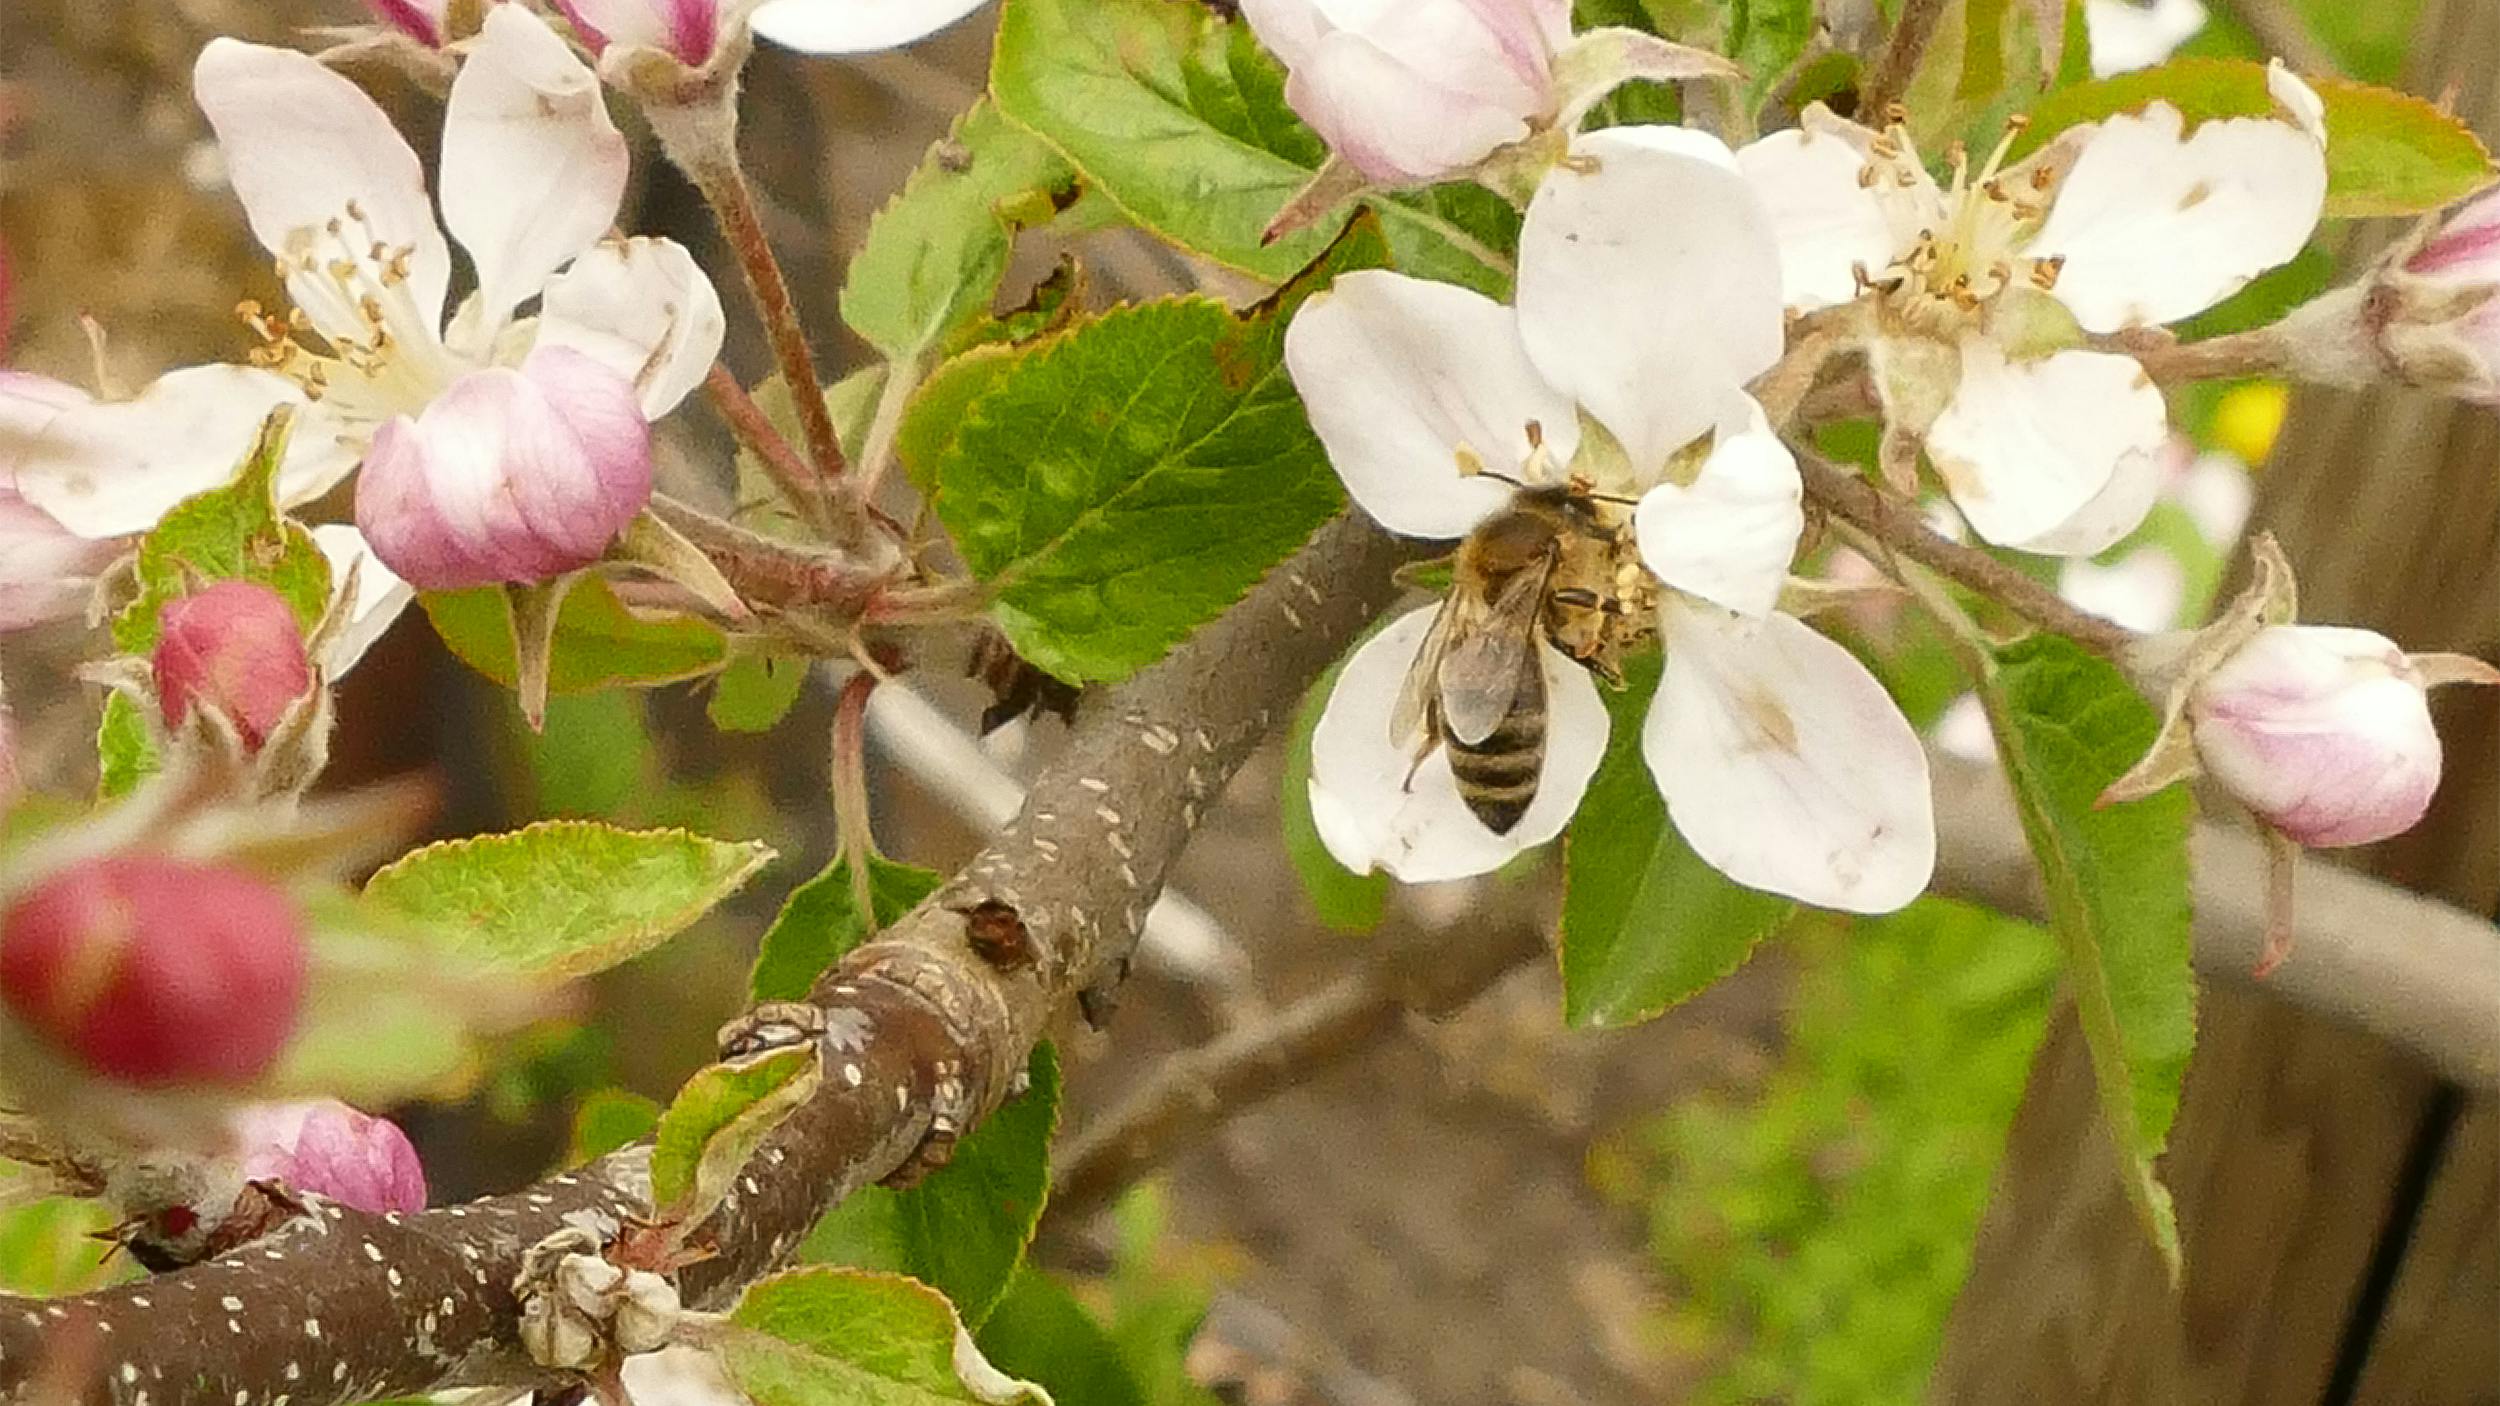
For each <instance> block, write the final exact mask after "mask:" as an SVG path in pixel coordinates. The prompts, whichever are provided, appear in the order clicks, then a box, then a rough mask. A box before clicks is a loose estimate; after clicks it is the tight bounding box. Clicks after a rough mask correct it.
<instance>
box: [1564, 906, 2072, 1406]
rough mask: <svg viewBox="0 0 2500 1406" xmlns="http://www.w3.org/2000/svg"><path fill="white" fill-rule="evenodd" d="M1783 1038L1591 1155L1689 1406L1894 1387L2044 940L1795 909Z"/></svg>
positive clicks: (1950, 1275) (2032, 1042)
mask: <svg viewBox="0 0 2500 1406" xmlns="http://www.w3.org/2000/svg"><path fill="white" fill-rule="evenodd" d="M1787 946H1788V948H1789V950H1790V955H1791V956H1792V958H1793V959H1794V960H1795V961H1796V962H1797V963H1798V966H1799V977H1798V981H1797V985H1796V988H1795V995H1794V997H1793V1000H1794V1008H1793V1011H1792V1014H1791V1020H1790V1026H1789V1037H1790V1038H1789V1044H1788V1047H1787V1048H1786V1050H1785V1051H1784V1052H1783V1053H1782V1055H1781V1056H1780V1062H1779V1065H1778V1067H1777V1069H1776V1070H1774V1072H1773V1073H1772V1074H1771V1076H1770V1078H1769V1079H1768V1080H1767V1081H1766V1082H1764V1083H1763V1084H1762V1085H1761V1086H1760V1088H1759V1089H1758V1090H1757V1091H1754V1092H1752V1093H1749V1094H1747V1095H1743V1096H1723V1095H1705V1096H1702V1097H1699V1098H1696V1099H1693V1100H1691V1101H1688V1102H1686V1103H1683V1104H1681V1105H1679V1106H1678V1107H1676V1108H1674V1109H1672V1110H1670V1111H1669V1112H1668V1113H1667V1114H1665V1115H1664V1116H1663V1117H1661V1118H1659V1119H1658V1120H1657V1121H1656V1122H1654V1123H1652V1124H1650V1125H1649V1126H1648V1127H1646V1128H1645V1129H1643V1130H1642V1131H1641V1132H1640V1133H1639V1134H1638V1135H1637V1136H1636V1137H1635V1138H1633V1139H1632V1140H1630V1142H1629V1143H1628V1144H1625V1145H1615V1146H1610V1147H1608V1148H1606V1149H1604V1150H1602V1151H1601V1153H1600V1155H1599V1156H1598V1158H1597V1159H1596V1163H1595V1172H1596V1175H1597V1179H1598V1181H1599V1184H1600V1186H1601V1187H1602V1188H1604V1189H1606V1190H1607V1191H1609V1192H1610V1193H1613V1194H1615V1195H1617V1196H1618V1197H1621V1198H1622V1199H1626V1200H1630V1201H1634V1202H1637V1203H1639V1204H1640V1205H1641V1206H1642V1207H1643V1208H1644V1209H1645V1210H1646V1212H1647V1216H1648V1222H1649V1235H1650V1244H1651V1247H1652V1250H1653V1252H1654V1253H1655V1255H1656V1258H1657V1262H1658V1265H1659V1268H1660V1269H1661V1270H1662V1271H1663V1272H1664V1274H1665V1276H1666V1278H1667V1280H1668V1284H1669V1298H1670V1301H1671V1303H1672V1305H1673V1307H1672V1308H1671V1309H1670V1310H1669V1313H1670V1321H1669V1325H1668V1327H1669V1337H1670V1340H1671V1341H1672V1342H1673V1343H1674V1345H1675V1346H1676V1347H1677V1349H1678V1350H1680V1351H1683V1352H1687V1353H1690V1354H1691V1355H1693V1356H1696V1357H1699V1358H1702V1359H1704V1360H1707V1361H1710V1362H1711V1363H1712V1364H1713V1366H1712V1369H1711V1371H1710V1372H1709V1375H1708V1377H1707V1379H1706V1381H1705V1382H1704V1383H1703V1384H1702V1385H1701V1386H1700V1387H1699V1388H1698V1389H1697V1390H1696V1392H1695V1393H1694V1395H1693V1396H1692V1397H1691V1398H1690V1399H1691V1400H1692V1401H1694V1402H1698V1403H1731V1406H1732V1403H1738V1402H1757V1401H1766V1400H1779V1401H1785V1402H1795V1403H1800V1404H1801V1406H1874V1403H1892V1402H1901V1401H1911V1400H1916V1399H1917V1398H1918V1396H1919V1391H1920V1386H1921V1384H1922V1383H1923V1382H1924V1380H1925V1378H1926V1375H1927V1371H1928V1368H1929V1365H1930V1363H1931V1362H1932V1360H1933V1358H1934V1356H1935V1352H1936V1348H1937V1345H1938V1343H1939V1342H1940V1341H1941V1339H1942V1335H1943V1330H1944V1323H1945V1317H1946V1315H1947V1313H1948V1312H1949V1311H1950V1310H1951V1308H1952V1305H1953V1300H1954V1296H1955V1295H1956V1294H1957V1293H1958V1292H1959V1290H1960V1288H1961V1284H1962V1279H1963V1276H1964V1274H1965V1273H1966V1271H1967V1270H1968V1267H1969V1263H1970V1253H1971V1243H1972V1239H1973V1237H1974V1235H1975V1234H1976V1233H1977V1230H1978V1226H1979V1218H1980V1214H1981V1212H1982V1210H1983V1209H1984V1208H1985V1206H1986V1204H1987V1198H1988V1189H1989V1184H1990V1182H1991V1180H1992V1179H1993V1178H1994V1176H1995V1172H1996V1166H1997V1162H1998V1159H1999V1157H2000V1155H2001V1152H2002V1149H2003V1144H2004V1139H2005V1131H2006V1128H2007V1127H2008V1126H2009V1125H2010V1123H2011V1121H2012V1118H2013V1114H2014V1108H2015V1105H2016V1104H2017V1102H2018V1101H2019V1100H2020V1098H2021V1094H2022V1088H2023V1082H2024V1078H2025V1076H2026V1074H2027V1073H2028V1072H2029V1069H2030V1064H2031V1056H2032V1052H2033V1050H2034V1048H2035V1047H2036V1046H2037V1045H2038V1043H2039V1040H2040V1036H2041V1032H2042V1031H2043V1029H2044V1028H2045V1025H2046V1021H2047V1016H2048V1012H2049V1006H2050V999H2051V995H2052V993H2053V991H2054V990H2055V988H2056V983H2057V973H2058V956H2057V950H2056V947H2055V945H2054V944H2053V943H2052V942H2051V940H2050V938H2049V936H2048V934H2047V933H2046V932H2045V931H2043V930H2041V929H2040V928H2037V927H2035V926H2033V925H2031V924H2028V923H2022V922H2016V921H2012V920H2010V919H2006V918H2002V917H1998V916H1996V915H1994V914H1990V913H1986V912H1983V911H1981V910H1979V909H1975V908H1970V907H1966V906H1963V905H1960V904H1956V903H1949V902H1946V901H1944V900H1940V899H1928V900H1922V901H1921V902H1919V903H1917V904H1915V905H1913V906H1912V907H1910V908H1909V909H1907V910H1906V911H1904V912H1902V913H1900V914H1897V915H1895V916H1893V917H1889V918H1883V919H1876V920H1868V921H1860V922H1856V923H1844V922H1841V921H1838V920H1820V921H1814V920H1810V921H1805V922H1801V923H1799V924H1797V925H1796V926H1795V928H1794V929H1792V935H1791V939H1790V941H1789V943H1788V944H1787Z"/></svg>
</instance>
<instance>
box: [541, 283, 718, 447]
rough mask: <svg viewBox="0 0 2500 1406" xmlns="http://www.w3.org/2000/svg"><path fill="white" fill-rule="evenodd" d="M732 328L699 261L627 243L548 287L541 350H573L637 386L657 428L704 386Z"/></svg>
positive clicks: (542, 315) (644, 408) (643, 403)
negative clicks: (704, 381)
mask: <svg viewBox="0 0 2500 1406" xmlns="http://www.w3.org/2000/svg"><path fill="white" fill-rule="evenodd" d="M728 325H729V324H728V320H727V318H726V317H725V316H724V315H723V314H722V311H721V303H720V294H719V292H717V291H716V290H715V289H714V288H713V287H712V280H710V279H709V278H706V277H704V275H703V270H702V269H700V268H698V267H696V266H695V261H694V256H693V255H691V254H689V253H687V252H686V251H685V249H684V248H683V247H682V246H680V245H679V244H678V243H677V242H676V241H675V240H670V239H628V240H623V241H621V242H610V243H605V244H601V245H599V246H598V247H597V248H595V249H592V250H591V251H590V252H589V253H587V254H584V255H582V256H581V257H580V258H578V259H575V260H574V261H573V264H572V267H570V268H567V269H566V270H565V271H564V272H562V273H559V274H557V275H556V276H555V277H554V278H552V279H549V280H548V282H547V301H546V305H545V308H544V310H543V311H541V312H540V314H539V318H538V339H537V343H536V345H538V346H542V347H545V346H557V347H571V348H573V349H574V350H575V351H578V352H581V353H583V354H585V355H587V356H589V357H590V358H592V359H593V360H595V361H598V362H600V363H602V364H603V365H605V366H607V367H608V368H609V369H610V370H613V371H615V372H616V373H617V374H618V375H620V376H623V377H624V378H625V379H626V380H628V381H631V382H633V383H634V386H635V389H636V392H637V393H638V394H639V395H640V397H641V400H642V410H643V414H644V415H646V416H648V417H650V418H651V419H654V420H656V419H658V418H660V417H661V416H662V415H665V414H667V413H668V412H669V411H670V410H671V409H673V408H675V407H676V405H677V402H679V401H681V400H683V399H685V398H686V395H687V393H688V392H690V391H692V390H693V389H694V388H695V387H697V386H699V385H701V384H703V378H704V376H705V374H706V373H708V372H709V371H710V370H711V369H712V363H713V361H714V360H715V359H716V358H718V357H719V356H720V347H721V338H722V336H723V334H724V333H725V332H726V331H727V329H728Z"/></svg>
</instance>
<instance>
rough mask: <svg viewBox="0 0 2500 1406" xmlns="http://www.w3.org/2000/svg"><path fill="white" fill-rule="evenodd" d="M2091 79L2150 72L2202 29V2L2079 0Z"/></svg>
mask: <svg viewBox="0 0 2500 1406" xmlns="http://www.w3.org/2000/svg"><path fill="white" fill-rule="evenodd" d="M2083 23H2084V32H2085V33H2086V34H2087V35H2089V36H2090V38H2091V42H2092V74H2093V76H2094V77H2096V78H2107V77H2108V76H2109V75H2111V74H2113V73H2131V72H2133V71H2135V70H2136V69H2139V68H2151V67H2152V66H2153V65H2155V64H2157V63H2160V62H2161V61H2162V60H2164V59H2166V58H2169V57H2170V55H2171V54H2172V53H2173V52H2174V51H2175V50H2177V49H2178V47H2179V46H2180V45H2181V44H2184V43H2186V42H2187V41H2188V40H2189V39H2190V38H2191V37H2193V36H2194V35H2195V33H2196V31H2198V30H2200V29H2203V28H2204V27H2205V6H2204V4H2203V3H2202V0H2083Z"/></svg>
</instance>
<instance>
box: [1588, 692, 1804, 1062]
mask: <svg viewBox="0 0 2500 1406" xmlns="http://www.w3.org/2000/svg"><path fill="white" fill-rule="evenodd" d="M1661 668H1662V661H1661V659H1660V658H1659V656H1658V655H1657V654H1656V653H1654V652H1653V653H1647V654H1643V655H1639V656H1636V657H1634V658H1633V659H1631V660H1628V661H1626V663H1625V667H1624V680H1625V686H1624V687H1623V688H1622V689H1621V690H1619V691H1610V692H1608V693H1607V694H1606V712H1607V715H1608V722H1609V726H1610V730H1609V732H1608V734H1607V738H1606V755H1605V757H1604V759H1603V760H1601V761H1600V762H1599V763H1598V766H1597V774H1596V775H1595V776H1594V777H1592V778H1590V780H1589V790H1588V796H1587V798H1586V799H1585V800H1583V801H1582V802H1581V803H1580V815H1579V819H1577V820H1576V821H1574V822H1573V823H1572V826H1571V830H1570V832H1569V834H1568V835H1567V836H1566V837H1565V839H1564V841H1563V919H1562V977H1563V1019H1564V1020H1565V1021H1567V1022H1568V1023H1569V1024H1571V1025H1572V1026H1574V1027H1577V1028H1587V1027H1591V1026H1610V1025H1632V1024H1636V1023H1638V1022H1640V1021H1644V1020H1648V1019H1650V1018H1651V1017H1653V1016H1656V1015H1658V1014H1660V1013H1661V1012H1663V1011H1665V1010H1667V1009H1668V1008H1669V1007H1671V1006H1673V1005H1675V1004H1677V1003H1678V1002H1680V1001H1683V1000H1684V999H1686V998H1687V997H1689V996H1691V995H1693V994H1694V993H1695V992H1698V991H1700V990H1701V989H1702V988H1704V987H1706V986H1708V985H1710V984H1711V983H1712V982H1714V981H1717V980H1718V979H1719V978H1720V977H1723V976H1726V975H1727V974H1728V973H1729V972H1732V971H1734V970H1736V968H1737V967H1738V966H1739V965H1741V964H1742V963H1743V962H1744V960H1745V958H1746V957H1748V956H1750V955H1752V953H1753V949H1754V947H1755V945H1756V944H1758V943H1759V942H1761V941H1762V939H1764V938H1766V937H1768V936H1770V935H1771V934H1772V933H1774V932H1777V931H1779V929H1780V927H1781V925H1783V924H1784V923H1786V922H1787V921H1788V919H1789V916H1790V915H1791V914H1793V913H1795V912H1796V909H1797V905H1796V904H1794V903H1792V902H1790V901H1789V900H1787V899H1784V898H1778V897H1774V896H1773V895H1770V894H1767V893H1756V892H1755V891H1753V890H1752V889H1748V888H1744V887H1742V886H1740V885H1738V884H1736V883H1735V882H1734V881H1732V880H1730V879H1728V878H1726V877H1725V876H1724V875H1722V874H1720V873H1719V871H1718V870H1716V869H1713V868H1711V867H1710V866H1709V865H1707V864H1705V863H1703V862H1702V860H1701V856H1699V855H1697V854H1695V853H1693V848H1692V846H1690V845H1688V844H1686V843H1685V842H1684V837H1683V836H1681V835H1679V834H1677V833H1676V830H1675V826H1674V825H1673V824H1672V823H1670V822H1669V821H1668V819H1667V807H1666V803H1665V802H1664V801H1662V800H1660V799H1659V797H1658V783H1657V782H1656V781H1655V780H1653V779H1652V778H1651V777H1650V774H1649V764H1648V762H1646V761H1644V760H1643V759H1642V757H1641V718H1642V715H1643V714H1644V713H1645V712H1646V711H1647V710H1648V708H1649V700H1650V699H1651V697H1652V696H1654V695H1655V694H1656V693H1657V691H1658V675H1659V673H1660V671H1661Z"/></svg>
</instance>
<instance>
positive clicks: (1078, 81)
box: [990, 0, 1517, 297]
mask: <svg viewBox="0 0 2500 1406" xmlns="http://www.w3.org/2000/svg"><path fill="white" fill-rule="evenodd" d="M1284 79H1285V75H1284V71H1283V70H1282V69H1281V68H1280V67H1278V66H1277V64H1276V62H1275V60H1273V59H1271V58H1270V57H1268V55H1267V53H1266V52H1265V51H1264V50H1262V49H1261V48H1260V47H1259V45H1258V41H1257V40H1256V39H1254V38H1253V37H1252V36H1251V33H1250V27H1249V26H1248V25H1246V24H1238V23H1228V22H1226V21H1225V20H1223V19H1222V18H1221V17H1219V16H1217V15H1216V14H1215V13H1214V10H1213V7H1210V6H1204V5H1185V4H1174V3H1171V0H1007V3H1006V5H1005V6H1004V7H1003V8H1002V10H1001V12H1000V14H999V20H998V45H997V49H996V50H995V53H994V55H993V57H992V60H991V65H990V91H991V93H992V95H993V96H994V97H995V98H996V100H997V102H998V106H999V109H1000V110H1001V111H1002V112H1004V113H1005V114H1006V115H1007V116H1008V117H1009V118H1011V119H1013V120H1015V121H1017V122H1019V123H1022V124H1023V125H1024V126H1026V127H1028V128H1031V129H1032V130H1033V131H1034V132H1036V133H1038V134H1040V136H1041V137H1042V139H1043V140H1044V141H1047V142H1049V143H1050V144H1051V145H1052V146H1053V147H1056V148H1057V149H1058V150H1059V152H1060V153H1061V154H1062V155H1064V156H1065V157H1066V158H1067V159H1068V161H1069V162H1070V163H1071V164H1072V165H1074V166H1075V167H1076V169H1077V171H1078V172H1079V173H1080V174H1081V175H1082V176H1083V177H1084V178H1085V180H1086V181H1087V183H1088V184H1089V185H1091V186H1093V187H1095V188H1097V189H1099V190H1101V191H1102V192H1103V193H1104V194H1105V195H1107V196H1108V197H1109V198H1110V199H1111V201H1112V203H1114V204H1115V205H1117V206H1118V207H1119V209H1120V212H1121V213H1122V214H1123V215H1125V216H1126V217H1127V218H1128V219H1129V220H1130V221H1132V222H1133V223H1135V224H1138V225H1140V226H1143V227H1144V228H1146V229H1148V230H1151V231H1153V232H1154V233H1156V234H1158V235H1160V236H1162V237H1163V238H1165V239H1168V240H1170V241H1171V242H1173V243H1174V244H1177V245H1180V246H1181V247H1182V248H1185V249H1189V250H1192V251H1194V252H1196V253H1199V254H1202V255H1204V256H1206V257H1207V258H1209V259H1213V260H1215V261H1216V262H1218V263H1221V264H1225V265H1228V266H1230V267H1232V268H1235V269H1239V270H1241V271H1242V272H1244V273H1248V274H1250V275H1252V276H1254V277H1257V278H1261V279H1264V280H1266V281H1267V282H1270V283H1281V282H1283V281H1284V280H1286V279H1288V278H1290V277H1292V276H1293V274H1294V271H1295V270H1297V269H1299V268H1301V267H1302V266H1303V265H1304V264H1306V263H1308V262H1310V260H1311V259H1312V258H1313V257H1314V256H1315V255H1317V254H1318V253H1319V251H1320V248H1321V246H1322V245H1324V244H1325V243H1326V242H1327V238H1328V236H1327V233H1326V232H1325V231H1324V230H1321V229H1316V228H1315V229H1309V230H1304V231H1302V232H1300V233H1297V234H1294V235H1291V236H1289V237H1287V238H1284V239H1280V240H1278V241H1276V242H1275V243H1273V244H1268V245H1262V244H1261V243H1260V242H1259V235H1260V232H1261V231H1262V230H1264V229H1265V228H1266V227H1267V223H1268V221H1269V220H1270V219H1272V218H1274V217H1275V215H1276V212H1277V211H1278V210H1280V209H1282V208H1283V207H1284V205H1285V203H1286V201H1287V200H1289V199H1290V198H1292V196H1293V195H1294V193H1295V192H1297V191H1299V190H1300V189H1301V188H1302V187H1303V186H1305V185H1306V184H1308V183H1309V182H1310V179H1311V177H1312V175H1313V173H1315V172H1316V171H1317V170H1318V169H1319V165H1320V162H1321V160H1322V159H1323V158H1324V157H1325V156H1326V154H1327V150H1326V147H1325V146H1324V145H1323V144H1322V143H1321V141H1320V139H1319V138H1318V136H1317V135H1315V134H1314V133H1312V131H1311V130H1310V129H1309V128H1307V127H1305V126H1303V125H1302V122H1301V121H1300V119H1298V118H1296V117H1295V116H1294V115H1293V112H1292V110H1291V109H1289V108H1287V107H1286V106H1285V99H1284ZM1367 203H1368V204H1369V205H1370V206H1371V208H1372V209H1374V210H1376V211H1377V212H1378V213H1379V215H1380V219H1381V228H1382V230H1383V232H1384V233H1385V234H1386V236H1387V238H1388V242H1389V248H1390V250H1391V251H1392V252H1393V254H1394V255H1395V258H1396V263H1397V266H1398V267H1399V268H1401V269H1403V270H1405V271H1406V272H1408V273H1411V274H1414V275H1416V276H1417V277H1421V278H1432V279H1438V280H1441V281H1442V282H1446V283H1457V284H1462V285H1464V286H1466V287H1470V288H1474V289H1476V290H1477V291H1479V292H1483V293H1487V294H1491V295H1493V296H1496V297H1499V296H1501V295H1502V294H1504V293H1506V292H1507V291H1509V287H1510V278H1511V259H1510V245H1511V244H1512V243H1514V242H1515V240H1516V238H1517V224H1516V220H1515V218H1514V217H1512V216H1511V215H1510V213H1509V212H1508V210H1507V208H1506V207H1501V206H1499V202H1491V203H1487V202H1485V201H1467V202H1465V203H1464V204H1463V205H1459V206H1452V205H1445V204H1443V203H1441V202H1440V201H1439V200H1437V199H1436V198H1434V194H1433V193H1432V192H1421V193H1411V194H1403V195H1397V196H1388V197H1374V198H1372V199H1371V200H1370V201H1368V202H1367Z"/></svg>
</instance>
